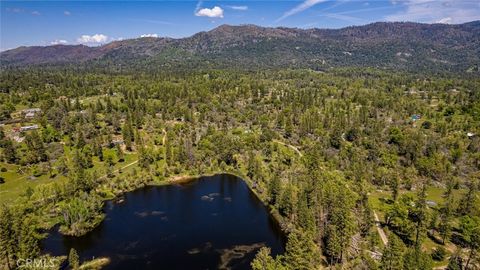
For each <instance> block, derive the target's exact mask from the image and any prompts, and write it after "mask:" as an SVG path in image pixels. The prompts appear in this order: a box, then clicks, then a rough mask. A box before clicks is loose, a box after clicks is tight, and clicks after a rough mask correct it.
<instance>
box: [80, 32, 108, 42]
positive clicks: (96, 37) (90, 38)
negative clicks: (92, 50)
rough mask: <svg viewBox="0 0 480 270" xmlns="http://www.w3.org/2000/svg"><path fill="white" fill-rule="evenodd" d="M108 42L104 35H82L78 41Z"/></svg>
mask: <svg viewBox="0 0 480 270" xmlns="http://www.w3.org/2000/svg"><path fill="white" fill-rule="evenodd" d="M107 41H108V37H107V36H106V35H103V34H95V35H93V36H90V35H82V36H80V37H79V38H78V39H77V42H78V43H104V42H107Z"/></svg>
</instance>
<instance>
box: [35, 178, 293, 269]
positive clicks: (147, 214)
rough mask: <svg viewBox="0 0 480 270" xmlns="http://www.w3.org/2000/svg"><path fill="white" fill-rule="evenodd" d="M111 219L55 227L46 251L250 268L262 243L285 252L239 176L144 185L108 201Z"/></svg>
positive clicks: (116, 264) (126, 264)
mask: <svg viewBox="0 0 480 270" xmlns="http://www.w3.org/2000/svg"><path fill="white" fill-rule="evenodd" d="M104 211H105V213H106V218H105V220H104V221H103V222H102V223H101V224H100V225H99V226H98V227H97V228H95V230H93V231H91V232H89V233H88V234H86V235H84V236H82V237H69V236H63V235H61V234H59V233H58V232H57V230H52V232H51V233H50V235H49V236H48V237H47V238H46V239H45V240H44V241H43V242H42V249H43V251H44V252H46V253H50V254H52V255H68V252H69V250H70V248H72V247H73V248H75V249H76V250H77V252H78V254H79V255H80V259H81V260H89V259H92V258H94V257H95V258H99V257H108V258H110V260H111V262H110V264H109V265H107V266H106V267H105V268H104V269H249V268H250V262H251V261H252V260H253V258H254V256H255V253H256V252H257V251H258V249H259V248H260V247H261V246H268V247H270V248H271V250H272V254H274V255H275V254H280V253H283V252H284V246H285V237H284V234H283V233H282V231H281V230H280V228H279V226H278V224H277V223H276V222H275V220H274V219H273V218H272V217H271V216H270V214H269V213H268V209H267V208H266V207H265V206H264V205H263V204H262V202H261V201H260V200H259V199H258V198H257V197H256V196H255V194H253V192H252V191H251V190H250V189H249V188H248V186H247V185H246V183H245V182H244V181H243V180H242V179H240V178H238V177H236V176H233V175H228V174H221V175H215V176H209V177H201V178H199V179H197V180H194V181H190V182H188V183H183V184H176V185H167V186H153V187H145V188H142V189H139V190H136V191H133V192H129V193H126V194H125V196H124V200H123V202H121V203H115V202H113V201H109V202H107V203H106V204H105V209H104Z"/></svg>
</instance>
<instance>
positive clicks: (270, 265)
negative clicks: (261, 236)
mask: <svg viewBox="0 0 480 270" xmlns="http://www.w3.org/2000/svg"><path fill="white" fill-rule="evenodd" d="M250 266H251V267H252V269H253V270H277V269H278V267H277V265H276V263H275V259H273V258H272V256H270V248H268V247H262V248H261V249H260V250H259V251H258V253H257V255H256V256H255V259H254V260H253V261H252V263H251V264H250Z"/></svg>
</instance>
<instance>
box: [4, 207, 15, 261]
mask: <svg viewBox="0 0 480 270" xmlns="http://www.w3.org/2000/svg"><path fill="white" fill-rule="evenodd" d="M13 225H14V216H13V214H12V212H11V210H10V208H8V207H7V206H5V205H2V206H1V207H0V247H1V248H0V258H1V260H0V261H3V260H5V262H6V265H7V268H8V269H9V270H10V269H12V263H14V262H15V255H16V252H17V248H18V247H17V243H16V240H15V230H14V226H13Z"/></svg>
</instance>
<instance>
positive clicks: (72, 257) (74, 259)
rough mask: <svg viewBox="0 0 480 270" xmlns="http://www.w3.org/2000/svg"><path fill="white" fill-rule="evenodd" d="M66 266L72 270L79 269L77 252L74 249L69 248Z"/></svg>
mask: <svg viewBox="0 0 480 270" xmlns="http://www.w3.org/2000/svg"><path fill="white" fill-rule="evenodd" d="M68 264H69V265H70V267H71V268H72V269H73V270H78V269H79V268H80V260H79V257H78V254H77V251H76V250H75V249H74V248H71V249H70V253H69V254H68Z"/></svg>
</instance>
